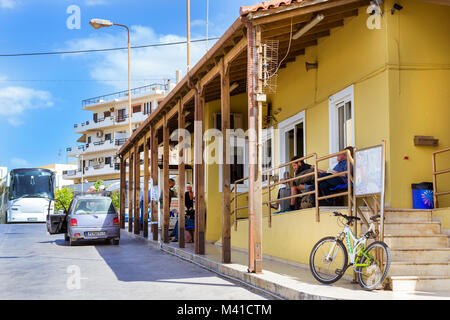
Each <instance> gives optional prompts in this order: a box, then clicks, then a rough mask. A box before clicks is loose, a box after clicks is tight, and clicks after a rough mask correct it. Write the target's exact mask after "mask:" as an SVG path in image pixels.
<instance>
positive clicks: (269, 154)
mask: <svg viewBox="0 0 450 320" xmlns="http://www.w3.org/2000/svg"><path fill="white" fill-rule="evenodd" d="M262 139H263V163H262V169H263V171H264V170H267V169H270V168H272V167H273V166H274V159H273V150H274V140H273V139H274V134H273V127H270V128H268V129H264V130H263V137H262ZM269 174H273V172H272V173H269ZM267 178H268V174H263V175H262V181H263V182H264V181H267Z"/></svg>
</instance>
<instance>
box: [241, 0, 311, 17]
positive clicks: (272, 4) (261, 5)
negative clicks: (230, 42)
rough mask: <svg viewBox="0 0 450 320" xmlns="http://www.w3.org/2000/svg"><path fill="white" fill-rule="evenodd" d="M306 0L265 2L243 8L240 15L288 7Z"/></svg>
mask: <svg viewBox="0 0 450 320" xmlns="http://www.w3.org/2000/svg"><path fill="white" fill-rule="evenodd" d="M303 1H304V0H272V1H263V2H262V3H259V4H255V5H252V6H247V7H241V9H240V15H241V16H246V15H247V14H249V13H251V12H256V11H262V10H269V9H272V8H278V7H280V6H288V5H290V4H291V3H296V2H303Z"/></svg>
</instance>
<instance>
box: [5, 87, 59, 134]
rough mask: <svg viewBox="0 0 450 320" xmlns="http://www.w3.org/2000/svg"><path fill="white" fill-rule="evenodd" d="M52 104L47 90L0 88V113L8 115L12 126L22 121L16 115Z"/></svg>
mask: <svg viewBox="0 0 450 320" xmlns="http://www.w3.org/2000/svg"><path fill="white" fill-rule="evenodd" d="M51 106H53V102H52V95H51V94H50V92H48V91H41V90H35V89H31V88H25V87H5V88H0V115H1V116H6V117H8V122H9V123H10V124H11V125H13V126H19V125H21V124H22V123H23V121H22V120H21V119H19V117H18V116H21V115H23V114H24V113H25V112H26V111H29V110H35V109H41V108H48V107H51Z"/></svg>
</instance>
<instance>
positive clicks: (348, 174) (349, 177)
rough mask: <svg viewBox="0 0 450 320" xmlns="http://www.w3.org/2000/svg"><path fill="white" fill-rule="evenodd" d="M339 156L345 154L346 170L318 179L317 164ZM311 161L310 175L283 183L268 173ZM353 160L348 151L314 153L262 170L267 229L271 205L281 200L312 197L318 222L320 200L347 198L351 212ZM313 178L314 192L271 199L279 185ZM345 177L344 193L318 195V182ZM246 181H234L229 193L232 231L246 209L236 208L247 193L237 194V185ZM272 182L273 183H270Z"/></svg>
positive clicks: (243, 207) (270, 215)
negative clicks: (274, 189)
mask: <svg viewBox="0 0 450 320" xmlns="http://www.w3.org/2000/svg"><path fill="white" fill-rule="evenodd" d="M341 154H345V155H346V156H347V157H346V158H347V159H346V161H347V170H346V171H342V172H338V173H335V174H329V175H324V176H321V177H319V169H318V167H319V163H320V162H322V161H325V160H328V159H331V158H334V157H337V156H339V155H341ZM311 158H312V159H313V162H314V165H313V166H312V168H313V170H314V171H313V172H310V173H306V174H303V175H298V176H295V177H293V178H289V179H286V180H283V181H276V179H274V176H273V175H271V174H270V173H272V172H274V171H279V170H280V169H282V168H284V167H288V166H290V165H291V164H293V163H295V162H300V161H305V160H308V159H311ZM354 163H355V162H354V159H353V157H352V155H351V153H350V151H349V150H343V151H339V152H336V153H333V154H330V155H327V156H324V157H321V158H318V157H317V154H316V153H312V154H309V155H306V156H304V157H301V158H299V159H296V160H293V161H289V162H286V163H284V164H281V165H279V166H276V167H273V168H269V169H266V170H262V171H261V176H263V175H264V174H267V185H265V186H262V189H268V201H264V202H263V205H267V206H268V211H269V214H268V224H269V227H271V226H272V207H271V205H272V203H276V202H279V201H282V200H288V199H293V198H301V197H304V196H307V195H314V199H315V209H316V221H317V222H319V221H320V211H319V201H320V200H326V199H332V198H338V197H342V196H347V198H348V208H349V210H350V211H351V208H352V203H353V198H352V191H353V187H352V186H353V182H354V181H353V176H352V167H353V166H354ZM312 176H314V190H312V191H306V192H303V193H297V194H295V195H291V196H288V197H283V198H279V199H273V200H272V199H271V191H272V190H271V189H272V188H274V187H276V186H278V185H280V184H285V183H291V182H293V181H295V180H300V179H304V178H308V177H312ZM343 176H346V177H347V186H346V189H344V190H345V191H342V192H339V193H333V194H330V195H327V196H320V193H319V182H320V181H324V180H328V179H331V178H335V177H343ZM246 180H248V177H246V178H242V179H239V180H236V181H234V183H233V184H232V187H231V192H232V193H233V197H232V198H231V200H230V202H232V207H233V211H232V212H231V214H232V215H233V216H234V229H235V230H237V220H238V218H237V212H238V211H240V210H245V209H248V208H249V207H248V206H242V207H238V206H237V200H238V197H240V196H243V195H246V194H248V193H249V192H248V191H246V192H240V193H237V185H238V184H241V183H242V182H244V181H246ZM272 182H273V183H272ZM230 205H231V204H230Z"/></svg>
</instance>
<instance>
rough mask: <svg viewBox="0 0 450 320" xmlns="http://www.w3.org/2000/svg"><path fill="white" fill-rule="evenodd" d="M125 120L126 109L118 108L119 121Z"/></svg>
mask: <svg viewBox="0 0 450 320" xmlns="http://www.w3.org/2000/svg"><path fill="white" fill-rule="evenodd" d="M122 121H125V109H119V110H117V122H122Z"/></svg>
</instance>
